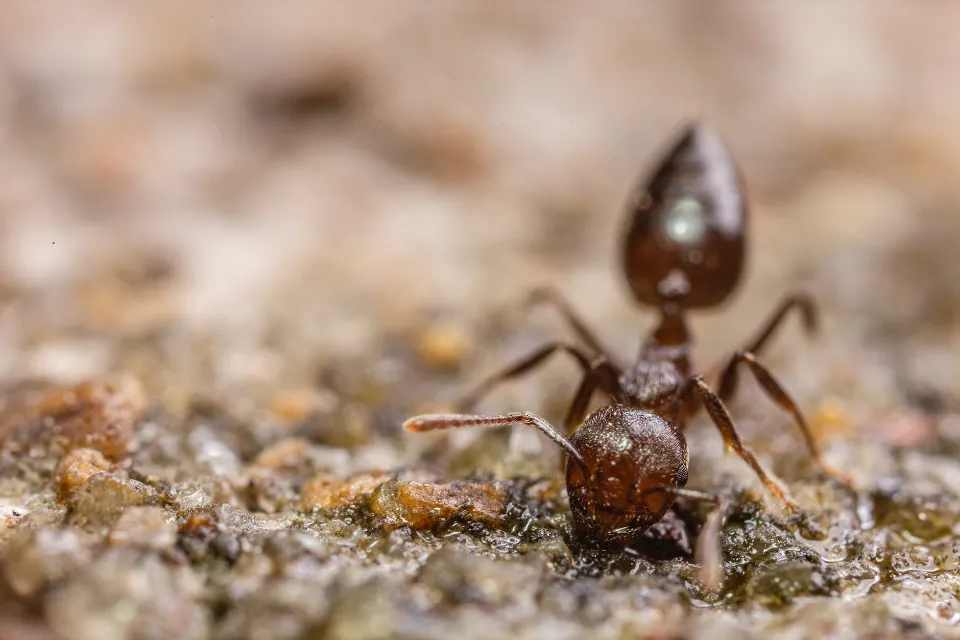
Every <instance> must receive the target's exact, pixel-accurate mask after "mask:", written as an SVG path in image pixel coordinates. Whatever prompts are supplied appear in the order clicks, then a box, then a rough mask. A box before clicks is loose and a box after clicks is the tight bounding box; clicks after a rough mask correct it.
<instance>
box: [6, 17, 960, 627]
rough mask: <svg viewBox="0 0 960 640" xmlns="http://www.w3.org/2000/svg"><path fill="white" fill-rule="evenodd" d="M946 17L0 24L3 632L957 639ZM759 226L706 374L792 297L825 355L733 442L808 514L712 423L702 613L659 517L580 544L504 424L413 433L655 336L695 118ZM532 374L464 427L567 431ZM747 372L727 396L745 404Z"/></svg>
mask: <svg viewBox="0 0 960 640" xmlns="http://www.w3.org/2000/svg"><path fill="white" fill-rule="evenodd" d="M958 21H960V6H957V5H954V4H953V3H946V2H944V3H929V4H926V5H924V6H923V7H922V8H921V7H918V6H917V5H914V4H907V3H882V4H878V3H874V2H852V3H845V4H844V5H843V6H842V7H839V8H831V9H829V10H828V9H827V7H826V5H824V6H823V7H818V8H813V9H811V8H808V7H805V6H801V4H799V3H798V4H795V5H786V4H785V3H777V4H773V3H762V2H743V3H737V4H736V6H733V5H732V4H731V5H728V4H726V3H724V4H722V5H721V4H720V3H709V2H703V3H696V2H689V3H656V4H654V3H637V2H612V1H611V2H599V3H597V2H590V3H588V2H560V3H556V2H549V3H548V2H530V3H523V4H522V5H521V4H518V3H511V2H492V1H490V0H475V1H473V0H469V1H465V2H459V3H440V2H414V1H408V0H399V1H397V2H367V1H365V0H362V1H359V2H351V3H347V4H335V3H320V4H319V5H318V3H313V2H298V1H293V2H287V3H283V5H282V7H280V6H279V5H277V4H275V3H262V2H252V1H251V2H246V1H238V2H231V3H230V7H229V9H227V8H225V7H224V6H223V5H222V4H221V3H218V2H214V1H213V0H211V1H209V2H193V3H130V4H118V3H97V2H80V3H71V4H69V5H67V4H64V3H49V2H36V1H26V0H24V1H22V2H21V1H8V2H4V3H3V4H2V6H0V176H2V180H0V245H2V248H0V385H2V394H0V558H2V559H0V629H2V631H0V636H3V637H5V638H6V637H9V638H58V639H63V640H88V639H90V640H92V639H100V638H115V637H116V638H138V639H139V638H170V637H177V638H208V637H211V638H236V637H241V638H342V639H360V638H384V637H398V638H447V637H464V638H487V637H517V638H579V637H591V638H628V637H661V638H662V637H688V636H697V635H701V634H705V633H709V634H710V636H711V637H714V638H724V637H730V638H748V637H749V638H752V637H757V638H760V637H763V638H768V637H771V636H776V637H784V638H806V637H817V638H820V637H836V638H856V637H860V638H877V637H889V636H905V637H954V636H960V628H958V626H957V624H958V622H960V602H958V599H957V598H958V588H960V574H958V557H957V553H958V551H957V549H956V548H955V545H956V540H957V535H958V533H960V490H958V489H957V487H960V463H958V462H957V454H958V453H960V406H958V398H960V383H958V381H960V355H958V354H960V348H958V347H960V329H958V327H960V325H958V323H957V322H956V320H957V315H958V314H957V312H958V310H960V288H958V287H960V285H958V283H960V266H958V265H960V262H958V261H957V260H956V258H955V257H954V256H955V248H956V246H958V243H960V182H958V181H957V180H956V176H957V175H958V174H960V135H957V133H958V132H960V85H958V84H957V83H956V82H955V78H954V75H955V69H956V68H957V64H958V63H960V41H958V40H957V39H956V38H955V33H954V32H955V28H954V26H955V25H956V24H958ZM691 118H701V119H703V120H705V121H708V122H710V123H712V124H713V125H714V126H715V127H716V128H717V129H718V131H720V132H721V134H722V135H723V137H724V138H725V139H726V140H727V141H728V143H729V145H730V147H731V149H732V150H733V152H734V154H735V155H736V157H737V158H738V159H739V161H740V164H741V166H742V169H743V171H744V174H745V176H746V180H747V186H748V189H749V195H750V201H751V203H752V216H753V218H752V236H751V253H750V270H749V276H748V278H747V279H746V281H745V283H744V286H743V288H742V290H741V291H740V292H739V294H738V295H737V297H736V299H735V300H734V301H733V302H732V304H731V305H729V306H728V307H727V308H725V309H723V310H722V312H720V313H704V314H702V315H699V316H697V317H696V318H695V319H694V320H693V328H694V330H695V331H696V333H697V336H698V339H699V343H700V351H699V352H698V361H699V363H700V364H701V365H702V366H704V367H706V366H707V365H709V364H711V363H713V362H714V361H715V360H716V359H717V358H719V357H720V356H722V355H723V354H725V353H728V352H729V350H730V349H733V348H735V347H736V345H738V344H739V343H740V341H742V340H743V339H744V338H746V337H747V336H748V335H750V333H751V332H752V330H753V329H754V328H755V327H756V326H757V325H758V324H759V323H760V322H761V320H762V318H763V317H764V315H765V314H766V313H768V312H769V311H770V310H771V309H772V308H773V307H774V306H775V304H776V302H777V301H778V300H779V299H780V298H781V297H782V296H783V295H785V294H786V293H787V292H789V291H791V290H794V289H796V288H804V289H806V290H809V291H811V292H813V293H814V294H815V295H816V297H817V298H818V300H819V301H820V304H821V309H822V314H823V326H822V330H821V331H820V333H819V335H818V336H816V337H812V338H810V337H806V336H804V335H803V332H802V331H801V330H800V328H799V326H798V325H799V323H795V324H793V325H791V326H789V327H786V328H785V330H784V331H783V333H782V335H781V336H780V337H779V338H778V340H777V344H776V345H775V347H774V348H773V349H771V351H770V352H769V354H767V355H766V356H765V361H766V362H767V363H768V364H769V366H770V367H771V368H772V369H773V370H774V371H775V372H776V373H777V374H778V375H780V376H781V377H782V379H783V381H784V383H785V384H786V385H787V386H788V387H789V388H790V390H791V391H792V392H793V393H794V395H795V396H796V397H797V399H798V401H799V402H800V404H801V405H802V406H803V408H804V409H805V410H806V412H807V414H808V415H809V417H810V420H811V423H812V424H813V426H814V427H815V429H816V430H817V433H818V436H819V437H820V438H821V439H822V440H823V442H824V444H825V448H826V450H827V457H828V458H829V460H830V461H831V462H833V463H834V464H836V465H838V466H840V467H841V468H843V469H844V470H846V471H848V472H849V473H850V474H851V475H852V476H853V477H854V479H855V480H856V482H857V483H858V486H859V487H860V491H859V492H858V493H857V494H856V495H851V494H848V493H847V492H845V491H843V490H842V489H841V488H840V487H838V486H836V485H834V484H832V483H831V482H828V481H827V480H826V479H824V478H823V477H822V476H821V475H819V474H817V473H816V471H815V470H814V469H813V468H812V467H811V465H810V464H809V462H808V461H807V460H806V458H805V457H804V456H803V455H800V454H799V453H798V452H800V451H802V449H801V448H800V440H799V436H798V434H797V433H796V432H795V430H794V428H793V427H792V425H791V423H790V422H789V420H788V419H787V418H786V417H785V416H783V415H782V414H780V413H778V412H777V411H776V409H775V408H774V407H772V406H770V405H769V403H768V402H767V401H766V400H765V399H764V398H763V396H762V395H761V394H760V393H759V392H758V391H757V390H756V388H755V386H754V385H753V384H752V383H751V384H746V383H745V384H743V385H742V386H743V390H742V391H741V393H740V396H739V398H738V400H737V401H736V402H735V403H733V404H732V405H731V411H732V413H733V415H734V417H735V419H736V420H737V423H738V425H739V426H740V428H741V429H742V432H743V435H744V439H745V440H746V441H747V442H748V443H750V445H751V446H753V447H754V448H755V450H756V451H757V453H758V455H759V457H760V458H761V459H762V461H763V463H764V464H766V465H767V466H768V467H769V468H771V469H772V470H773V471H774V472H775V473H776V474H777V475H778V476H779V477H780V478H781V479H783V481H784V482H785V483H786V484H787V486H788V487H789V490H790V492H791V495H792V496H793V497H794V499H796V500H797V502H798V503H799V504H800V505H801V507H802V508H803V510H804V512H805V513H806V514H807V516H808V517H807V518H796V517H794V518H791V517H787V516H786V515H785V514H784V513H782V512H781V511H779V509H778V508H777V506H776V504H775V503H773V502H772V501H771V500H770V499H769V498H768V496H766V495H765V494H764V492H763V491H762V488H761V487H760V486H759V484H758V482H757V481H756V479H755V477H754V476H753V475H752V474H751V473H750V471H749V470H748V469H747V468H746V467H745V466H744V465H743V464H742V462H740V461H739V460H738V459H736V458H735V456H726V455H724V453H723V451H722V444H721V441H720V438H719V436H718V435H717V434H716V432H715V431H714V430H713V429H712V428H711V426H710V425H709V424H708V423H706V422H702V421H700V422H697V423H695V424H693V425H692V426H691V428H690V430H689V432H688V439H689V441H690V448H691V474H690V482H689V485H688V486H690V487H692V488H697V489H702V490H706V491H710V492H713V493H717V494H719V495H723V496H726V497H727V498H729V499H730V500H731V503H732V506H731V509H730V513H729V516H728V518H727V520H726V524H725V526H724V528H723V532H722V536H721V546H722V550H723V555H724V582H723V584H722V586H721V587H720V588H719V589H718V590H716V591H709V590H705V589H704V588H703V587H702V585H701V584H700V583H699V581H698V573H697V567H696V565H695V564H694V563H693V561H692V558H691V557H690V549H691V548H692V545H693V543H694V542H695V540H696V536H697V533H698V530H699V527H700V526H701V525H702V523H703V518H704V515H705V512H704V511H703V510H701V509H699V508H697V507H696V506H695V505H689V504H682V503H681V504H679V505H678V506H677V508H676V509H675V512H672V513H671V514H670V515H669V517H668V518H666V519H665V520H664V522H663V523H662V524H661V525H659V526H658V527H657V528H655V529H654V530H653V531H651V532H650V533H649V534H647V536H646V537H645V539H644V541H643V544H639V545H637V546H638V549H636V550H635V551H631V552H627V553H616V554H603V553H599V552H595V551H590V550H589V549H587V548H584V547H582V546H581V545H579V544H578V543H577V542H576V541H575V539H574V537H573V535H572V529H571V522H570V516H569V511H568V510H567V505H566V497H565V495H564V493H563V491H561V490H560V488H559V486H558V484H557V482H556V480H557V469H558V464H559V452H558V451H556V450H555V449H556V448H555V447H554V446H553V445H552V444H551V443H550V442H549V441H547V440H546V439H545V438H542V437H541V436H540V435H539V434H537V433H536V432H534V431H532V430H524V429H521V428H514V429H501V430H489V431H483V430H479V431H469V430H465V431H462V432H458V433H454V434H450V435H449V436H447V435H443V434H441V435H434V434H416V435H415V434H407V433H403V432H402V431H401V430H400V425H401V423H402V421H403V420H404V419H405V418H406V417H408V416H409V415H411V414H413V413H415V412H420V411H424V410H429V409H431V408H438V407H442V406H444V405H445V404H446V403H448V402H449V401H450V400H451V399H452V398H454V397H456V396H457V395H458V393H460V392H461V391H463V390H464V389H465V388H467V387H468V386H469V385H470V384H471V383H473V382H475V381H476V380H478V379H479V378H480V377H481V376H482V375H483V374H485V373H488V372H490V371H492V370H493V369H494V368H495V367H496V366H497V365H498V364H500V363H503V362H505V361H507V360H509V359H511V358H516V357H518V356H520V355H522V354H525V353H528V352H530V351H531V350H532V349H534V348H535V347H536V346H538V345H539V344H540V343H542V342H543V341H545V340H547V339H550V338H561V337H568V334H567V333H566V329H565V328H564V327H563V326H562V325H561V323H560V322H558V321H557V319H556V318H555V317H554V316H553V315H552V314H551V313H550V311H549V310H546V309H538V310H534V311H525V310H524V309H522V308H520V306H519V301H520V300H521V299H522V298H523V296H524V295H525V294H526V292H527V291H529V290H530V289H531V288H532V287H534V286H538V285H543V284H553V285H556V286H557V287H559V288H560V289H561V290H562V291H563V292H564V293H565V294H566V295H567V296H568V297H569V298H570V299H571V300H572V301H573V302H574V304H575V306H576V307H577V308H578V309H580V310H581V311H582V313H583V314H584V315H585V316H586V317H587V318H588V319H589V321H590V322H591V324H593V325H594V326H595V327H597V329H598V330H599V331H600V333H601V334H602V335H603V337H604V339H605V340H606V342H607V343H608V344H609V345H610V346H611V347H612V348H613V349H614V350H615V351H616V352H618V353H622V354H623V356H624V358H625V359H626V358H629V357H630V356H631V355H632V354H633V353H635V351H636V349H637V347H638V345H639V341H640V339H641V336H642V334H643V332H644V331H645V330H647V329H648V328H649V325H650V322H651V318H650V315H649V314H648V313H646V312H644V311H643V310H638V309H636V308H634V307H633V306H632V305H631V304H630V300H629V297H628V294H627V290H626V287H625V285H624V281H623V276H622V274H621V273H620V272H619V271H618V270H617V267H618V261H617V258H618V250H619V244H618V240H619V235H620V233H621V231H622V228H623V222H624V219H623V216H624V213H623V211H622V208H623V205H624V203H625V202H626V199H627V196H628V194H629V192H630V190H631V187H632V186H633V185H634V184H635V182H636V180H637V178H638V175H639V173H640V171H641V169H642V168H643V167H644V166H645V165H646V163H647V162H648V161H649V160H650V159H651V158H652V157H654V156H655V155H656V154H657V153H658V152H659V150H660V149H661V148H662V145H663V144H665V142H666V141H667V140H668V139H669V138H670V136H671V135H672V134H673V132H674V131H676V129H677V127H678V126H679V125H680V124H681V123H682V122H683V121H685V120H688V119H691ZM576 378H577V372H576V368H575V366H574V365H572V364H571V363H568V362H563V361H562V360H560V359H558V361H557V362H556V363H551V364H550V365H548V366H547V367H545V368H544V369H543V370H542V371H540V372H538V373H537V374H536V375H532V376H530V377H529V378H525V379H523V380H521V381H518V382H517V383H515V384H511V385H509V386H506V387H504V388H503V389H502V390H499V391H498V392H496V393H495V394H492V395H491V396H490V397H489V398H488V399H487V400H486V401H485V402H484V404H483V406H482V408H483V409H485V410H490V411H498V412H499V411H506V410H531V411H537V412H539V413H542V414H543V415H545V416H546V417H547V418H549V419H551V420H560V419H561V418H562V416H563V413H564V411H565V409H566V403H567V401H568V399H569V398H570V395H571V394H572V392H573V390H574V387H575V385H576V382H577V379H576ZM745 382H746V381H745Z"/></svg>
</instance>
